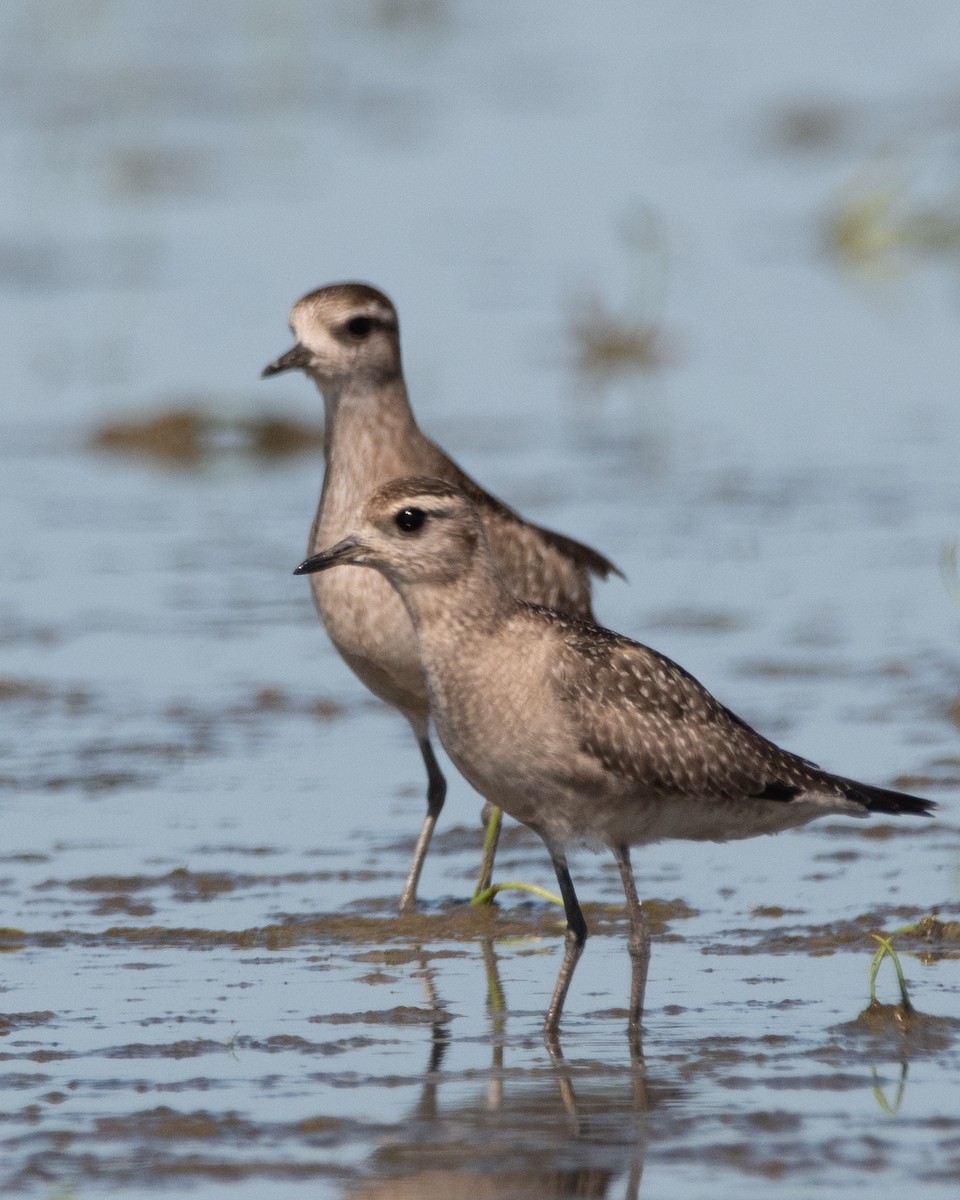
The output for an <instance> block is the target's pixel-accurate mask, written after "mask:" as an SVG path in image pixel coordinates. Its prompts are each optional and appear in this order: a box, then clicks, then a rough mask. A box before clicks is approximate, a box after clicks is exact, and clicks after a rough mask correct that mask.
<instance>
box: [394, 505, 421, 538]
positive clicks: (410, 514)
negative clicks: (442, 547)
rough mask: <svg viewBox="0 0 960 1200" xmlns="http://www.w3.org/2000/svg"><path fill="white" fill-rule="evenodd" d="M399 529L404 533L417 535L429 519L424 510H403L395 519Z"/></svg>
mask: <svg viewBox="0 0 960 1200" xmlns="http://www.w3.org/2000/svg"><path fill="white" fill-rule="evenodd" d="M393 519H394V521H395V522H396V526H397V528H398V529H402V530H403V532H404V533H416V532H417V530H418V529H419V528H420V527H421V526H422V525H423V523H424V521H425V520H426V519H427V514H426V513H425V512H424V511H423V509H422V508H401V509H400V511H399V512H398V513H397V515H396V516H395V517H394V518H393Z"/></svg>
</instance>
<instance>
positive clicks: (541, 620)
mask: <svg viewBox="0 0 960 1200" xmlns="http://www.w3.org/2000/svg"><path fill="white" fill-rule="evenodd" d="M348 564H353V565H356V566H361V567H372V568H374V569H375V570H376V571H378V572H379V573H380V574H381V575H383V576H384V577H385V578H386V579H387V580H389V582H390V583H391V584H392V585H393V586H394V587H395V588H396V589H397V592H398V593H399V595H400V596H401V598H402V600H403V603H404V604H405V605H406V608H407V611H408V613H409V614H410V619H411V620H412V622H413V627H414V629H415V630H416V635H417V642H418V644H419V648H420V661H421V663H422V665H423V669H424V672H425V674H426V679H427V685H428V687H429V690H430V705H431V712H432V714H433V720H434V725H435V728H436V730H437V733H438V734H439V737H440V741H441V742H442V743H443V746H444V747H445V749H446V751H447V753H448V754H449V755H450V758H451V759H452V760H453V762H454V763H455V764H456V766H457V767H458V769H459V770H460V771H462V772H463V774H464V776H465V777H466V778H467V779H468V780H469V781H470V783H471V784H473V786H474V787H475V788H476V789H477V791H478V792H480V794H481V795H483V796H485V797H486V798H487V800H488V801H489V802H490V803H491V804H495V805H497V806H498V807H500V808H502V809H503V810H504V812H507V813H509V814H510V815H511V816H512V817H515V818H516V820H518V821H521V822H522V823H523V824H524V825H527V826H529V827H530V828H531V829H533V830H535V831H536V832H537V833H538V834H539V835H540V837H541V838H542V839H543V841H544V843H545V844H546V847H547V851H548V852H549V854H550V858H551V859H552V861H553V867H554V870H555V872H556V876H557V882H558V884H559V885H560V894H561V896H562V897H563V903H564V910H565V913H566V919H567V930H566V939H565V950H564V956H563V961H562V964H561V967H560V972H559V975H558V976H557V982H556V985H555V987H554V990H553V995H552V998H551V1000H550V1004H549V1007H548V1009H547V1016H546V1032H547V1035H548V1039H556V1036H557V1030H558V1026H559V1021H560V1014H561V1012H562V1010H563V1003H564V1000H565V998H566V994H567V989H568V988H569V986H570V980H571V978H572V977H573V972H574V969H575V968H576V965H577V961H578V960H579V958H580V955H581V952H582V950H583V945H584V942H585V940H586V936H587V925H586V922H585V921H584V918H583V913H582V912H581V910H580V905H579V903H578V901H577V895H576V892H575V891H574V887H573V882H572V880H571V878H570V872H569V870H568V867H567V858H566V855H567V850H568V848H569V847H571V846H575V845H579V844H585V845H587V846H591V847H594V848H597V847H600V848H602V847H606V848H608V849H609V850H611V851H612V852H613V855H614V857H615V859H616V861H617V866H618V867H619V869H620V878H621V882H622V885H623V890H624V894H625V896H626V901H627V910H628V915H629V921H630V935H629V942H628V948H629V952H630V958H631V964H632V965H631V995H630V1032H631V1036H632V1037H633V1038H634V1039H635V1042H636V1044H637V1045H638V1044H639V1031H640V1017H641V1013H642V1010H643V996H644V990H645V985H646V977H647V967H648V964H649V960H650V940H649V936H648V932H647V928H646V924H645V920H644V914H643V909H642V907H641V904H640V901H639V899H638V896H637V889H636V885H635V883H634V878H633V870H632V867H631V863H630V847H631V846H640V845H647V844H649V843H651V842H658V841H661V840H663V839H665V838H684V839H690V840H693V841H716V842H725V841H728V840H730V839H734V838H744V837H753V836H754V835H756V834H761V833H777V832H779V831H780V830H783V829H789V828H791V827H793V826H798V825H804V824H806V823H807V822H808V821H812V820H813V819H814V818H816V817H824V816H830V815H835V814H844V815H846V816H852V817H866V816H867V815H868V814H869V813H873V812H879V813H888V814H893V815H901V814H913V815H918V816H919V815H925V814H929V813H930V811H931V810H932V809H933V808H934V807H935V805H934V804H933V803H932V802H931V801H929V800H923V799H920V798H918V797H916V796H908V795H905V794H903V793H902V792H895V791H890V790H888V789H886V788H880V787H874V786H873V785H872V784H866V783H858V782H856V781H855V780H853V779H845V778H843V777H842V776H839V775H832V774H830V773H829V772H827V771H822V770H821V769H820V768H819V767H818V766H816V764H814V763H811V762H808V761H807V760H806V759H804V758H800V757H798V756H797V755H795V754H791V753H790V752H789V751H787V750H781V749H780V747H779V746H776V745H774V743H773V742H770V741H768V740H767V739H766V738H765V737H763V736H761V735H760V734H759V733H757V732H756V731H755V730H753V729H752V728H751V727H750V726H749V725H748V724H747V723H746V722H745V721H743V720H741V719H740V718H739V717H737V716H736V715H735V714H734V713H732V712H731V711H730V710H729V709H728V708H725V707H724V706H723V705H722V704H721V703H720V702H719V701H718V700H715V699H714V697H713V696H712V695H711V694H710V693H709V692H708V691H707V690H706V689H705V688H704V687H703V686H702V684H700V683H698V682H697V680H696V679H694V678H693V676H692V675H690V674H688V673H687V672H686V671H685V670H684V669H683V668H682V667H679V666H677V664H676V663H674V662H672V661H671V660H670V659H668V658H666V657H664V655H662V654H658V653H657V651H656V650H651V649H650V648H649V647H647V646H643V645H641V644H640V643H639V642H634V641H631V640H630V639H629V638H627V637H623V636H622V635H620V634H617V633H613V632H611V631H610V630H608V629H603V628H601V627H600V626H598V625H595V624H593V623H592V622H590V621H585V620H579V619H577V618H575V617H569V616H564V615H562V614H560V613H557V612H554V611H551V610H550V609H549V608H545V607H539V606H537V605H532V604H528V603H525V602H524V601H523V600H520V599H518V598H517V597H516V596H515V595H514V594H513V593H512V592H511V591H510V590H509V589H508V587H507V585H506V583H505V581H504V579H503V577H502V575H501V573H500V572H499V571H498V569H497V566H496V563H495V561H494V559H493V556H492V554H491V552H490V549H489V547H488V545H487V542H486V538H485V536H484V528H483V522H482V521H481V519H480V514H479V513H478V511H477V509H476V507H475V506H474V505H473V503H472V502H471V497H470V496H469V494H468V493H466V492H465V491H463V490H462V489H459V488H457V487H455V486H451V485H450V484H449V483H445V482H443V481H441V480H435V479H423V478H420V479H403V480H394V481H393V482H391V483H388V484H387V485H386V486H384V487H382V488H380V489H379V490H378V491H376V492H375V493H374V494H373V495H372V496H371V497H369V498H368V500H367V502H366V504H365V505H364V506H363V512H362V516H361V519H360V520H359V522H358V523H357V524H356V525H355V526H354V528H353V529H352V530H351V531H350V533H349V534H348V535H347V536H346V537H344V538H342V539H341V540H340V541H339V542H337V543H336V544H335V545H332V546H330V547H328V548H326V549H325V550H323V551H321V552H320V553H318V554H315V555H313V556H311V557H310V558H308V559H306V560H305V561H304V562H303V563H301V564H300V566H299V567H297V569H296V572H295V573H296V574H307V573H315V572H324V571H327V570H328V569H329V568H332V567H338V566H342V565H348ZM334 573H335V574H342V575H351V574H360V573H361V572H350V571H342V572H334Z"/></svg>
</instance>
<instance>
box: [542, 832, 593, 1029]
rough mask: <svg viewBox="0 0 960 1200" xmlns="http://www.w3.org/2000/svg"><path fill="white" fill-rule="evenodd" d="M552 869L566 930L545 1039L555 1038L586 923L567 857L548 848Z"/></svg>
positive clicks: (581, 948)
mask: <svg viewBox="0 0 960 1200" xmlns="http://www.w3.org/2000/svg"><path fill="white" fill-rule="evenodd" d="M550 857H551V859H552V860H553V869H554V870H555V871H556V873H557V883H558V884H559V885H560V895H561V897H562V899H563V911H564V912H565V913H566V914H567V933H566V937H565V939H564V942H565V945H564V950H563V962H562V963H561V964H560V974H559V975H558V976H557V982H556V984H555V986H554V989H553V996H552V997H551V999H550V1007H549V1008H548V1009H547V1020H546V1023H545V1026H544V1030H545V1032H546V1035H547V1041H548V1043H549V1042H555V1041H556V1040H557V1030H558V1028H559V1025H560V1014H561V1013H562V1012H563V1002H564V1000H566V998H567V989H568V988H569V987H570V980H571V979H572V978H573V972H574V970H575V969H576V966H577V963H578V962H579V960H580V955H581V954H582V953H583V944H584V942H585V941H586V940H587V923H586V921H585V920H584V919H583V913H582V912H581V911H580V904H579V901H578V900H577V893H576V892H575V891H574V890H573V880H572V879H571V878H570V872H569V871H568V870H567V860H566V859H565V858H564V857H563V855H562V854H554V853H553V852H551V854H550Z"/></svg>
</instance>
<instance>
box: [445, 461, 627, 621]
mask: <svg viewBox="0 0 960 1200" xmlns="http://www.w3.org/2000/svg"><path fill="white" fill-rule="evenodd" d="M438 449H439V448H438ZM440 453H441V454H442V451H440ZM444 458H446V456H445V455H444ZM445 466H446V467H447V470H446V471H445V474H444V478H446V479H448V481H449V482H451V483H455V484H456V485H457V486H458V487H460V488H462V489H463V491H464V492H465V493H466V494H467V496H469V498H470V499H471V500H472V501H473V503H474V504H475V505H476V506H477V510H478V511H479V513H480V516H481V519H482V520H483V528H484V532H485V534H486V536H487V541H488V542H489V544H490V549H491V551H492V553H493V557H494V558H495V560H496V563H497V566H498V568H499V569H500V574H501V575H502V576H503V579H504V582H505V583H506V584H507V586H508V587H509V589H510V590H511V591H512V592H513V594H514V595H515V596H518V597H519V598H520V599H521V600H526V601H527V603H528V604H540V605H543V606H544V607H545V608H553V609H556V610H557V611H558V612H562V613H566V614H568V615H570V616H574V617H583V618H586V619H592V618H593V609H592V607H591V580H590V576H591V575H596V576H597V577H598V578H599V579H606V578H607V576H608V575H611V574H615V575H620V576H621V577H622V576H623V572H622V571H621V570H620V569H619V568H618V567H616V566H615V565H614V564H613V563H612V562H610V560H609V559H608V558H604V556H603V555H602V554H600V553H599V552H598V551H596V550H593V549H591V547H590V546H586V545H584V544H583V543H582V542H578V541H576V540H575V539H574V538H569V537H566V536H565V535H564V534H562V533H554V532H553V530H551V529H544V528H543V527H542V526H540V525H532V524H530V522H529V521H525V520H524V519H523V518H522V517H521V516H520V515H519V514H518V513H516V512H514V510H513V509H512V508H510V507H509V506H508V505H506V504H504V503H503V502H502V501H501V500H498V499H497V497H496V496H491V495H490V493H489V492H487V491H485V490H484V489H483V488H482V487H481V486H480V485H479V484H478V483H476V482H475V481H474V480H473V479H471V478H470V476H469V475H467V474H466V473H465V472H464V471H461V470H460V468H459V467H458V466H457V465H456V463H454V462H453V461H452V460H451V459H449V458H447V459H446V464H445Z"/></svg>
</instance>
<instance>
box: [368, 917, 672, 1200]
mask: <svg viewBox="0 0 960 1200" xmlns="http://www.w3.org/2000/svg"><path fill="white" fill-rule="evenodd" d="M483 958H484V964H485V969H486V973H487V985H488V986H487V996H488V1001H487V1003H488V1012H489V1019H490V1069H489V1072H488V1074H487V1077H486V1081H485V1083H481V1084H480V1086H478V1088H477V1091H476V1094H475V1095H465V1086H469V1084H468V1085H465V1084H464V1080H463V1077H462V1075H459V1074H454V1073H451V1075H450V1076H449V1077H445V1075H444V1061H445V1059H446V1057H447V1053H448V1050H449V1048H450V1044H451V1039H450V1019H449V1014H448V1013H447V1011H446V1009H445V1008H444V1004H443V1001H442V1000H441V998H440V997H439V995H438V993H437V988H436V979H435V974H434V971H433V968H432V967H431V965H430V963H429V959H428V957H427V955H426V954H423V955H422V957H421V959H420V969H419V971H418V974H419V975H420V978H421V980H422V982H423V986H424V988H425V990H426V995H427V999H428V1001H429V1004H430V1008H431V1010H432V1011H433V1012H434V1013H436V1014H437V1017H436V1020H435V1021H434V1022H433V1023H432V1027H431V1038H430V1052H429V1057H428V1061H427V1065H426V1069H425V1071H424V1074H423V1082H422V1087H421V1092H420V1096H419V1098H418V1100H417V1102H416V1104H415V1105H414V1106H413V1108H412V1109H411V1111H410V1114H409V1115H408V1117H407V1118H406V1119H405V1120H404V1121H402V1122H400V1124H399V1126H398V1129H399V1130H400V1132H399V1134H398V1137H397V1140H396V1141H395V1142H392V1143H389V1144H384V1145H381V1146H379V1147H378V1148H377V1149H376V1150H375V1151H374V1153H373V1154H372V1155H371V1158H370V1160H369V1161H368V1163H367V1167H366V1172H367V1174H368V1178H367V1179H366V1180H364V1181H363V1182H361V1183H359V1184H358V1185H356V1186H354V1187H353V1188H352V1189H351V1190H350V1191H349V1192H348V1193H347V1194H348V1195H349V1197H350V1198H351V1200H407V1198H408V1197H409V1198H410V1200H414V1198H416V1200H449V1198H450V1197H452V1196H461V1195H466V1196H469V1197H470V1200H488V1198H489V1200H494V1198H496V1200H548V1198H550V1197H557V1198H559V1197H584V1198H586V1197H596V1198H598V1200H599V1198H601V1197H603V1198H607V1197H611V1198H612V1197H618V1198H619V1197H623V1198H624V1200H637V1198H638V1197H639V1194H640V1181H641V1176H642V1173H643V1159H644V1152H645V1149H646V1133H645V1119H646V1114H647V1113H648V1112H649V1111H650V1110H651V1109H652V1108H654V1107H655V1106H656V1105H657V1104H658V1103H659V1102H661V1101H662V1100H663V1099H664V1098H665V1097H666V1095H667V1093H668V1092H669V1093H671V1094H672V1093H673V1092H674V1091H675V1089H673V1088H666V1087H662V1088H659V1089H658V1088H653V1087H651V1086H650V1084H649V1081H648V1080H647V1077H646V1072H645V1069H644V1063H643V1059H642V1056H641V1055H640V1054H639V1053H636V1054H634V1055H633V1056H632V1057H631V1059H630V1061H629V1063H625V1064H624V1067H623V1068H622V1069H621V1068H617V1067H610V1066H609V1065H608V1064H600V1063H590V1062H577V1063H574V1062H568V1061H567V1060H566V1059H565V1058H564V1056H563V1052H562V1050H561V1049H560V1045H559V1043H558V1042H556V1041H554V1042H553V1043H551V1042H549V1041H548V1043H547V1049H548V1051H549V1057H548V1059H547V1060H546V1061H544V1062H542V1063H541V1064H540V1065H533V1066H530V1065H528V1066H526V1067H525V1068H524V1069H522V1070H521V1069H520V1068H517V1067H513V1068H511V1067H510V1065H509V1064H508V1063H507V1061H506V1060H507V1058H508V1054H507V1051H508V1049H509V1046H510V1040H509V1038H508V1036H507V1029H506V1025H507V1011H506V1004H505V1001H504V993H503V988H502V985H501V982H500V977H499V971H498V966H497V957H496V949H495V945H494V942H493V939H485V940H484V943H483ZM444 1090H446V1091H447V1093H448V1095H450V1096H451V1100H450V1103H448V1104H444V1103H443V1102H442V1100H443V1092H444Z"/></svg>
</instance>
